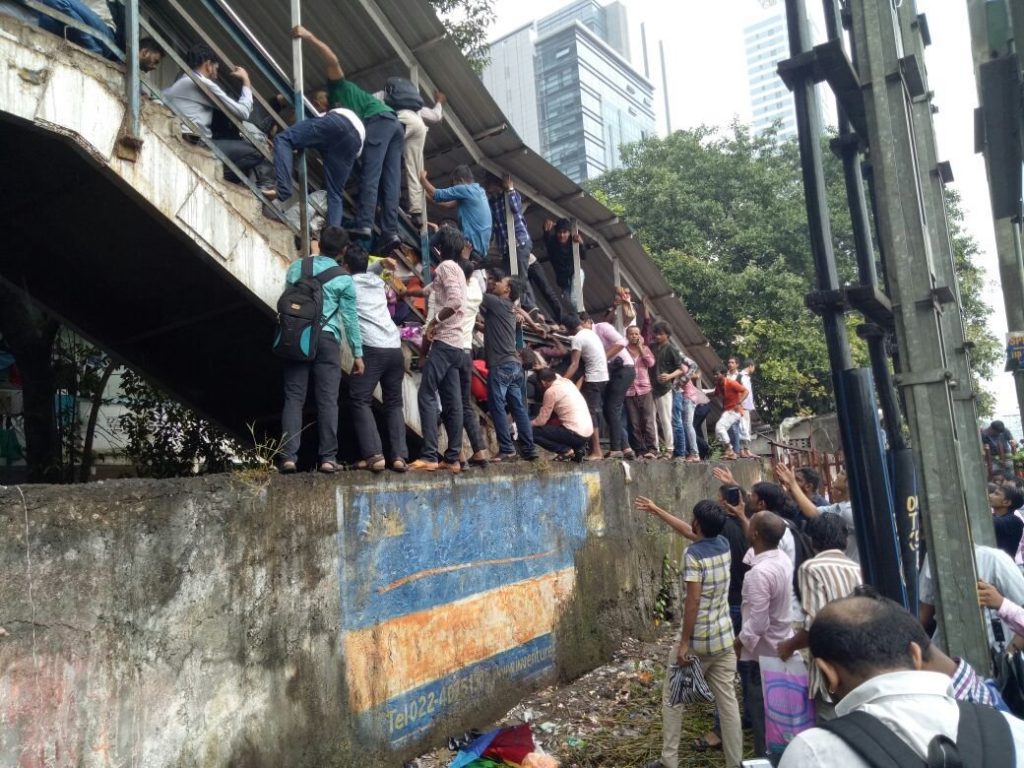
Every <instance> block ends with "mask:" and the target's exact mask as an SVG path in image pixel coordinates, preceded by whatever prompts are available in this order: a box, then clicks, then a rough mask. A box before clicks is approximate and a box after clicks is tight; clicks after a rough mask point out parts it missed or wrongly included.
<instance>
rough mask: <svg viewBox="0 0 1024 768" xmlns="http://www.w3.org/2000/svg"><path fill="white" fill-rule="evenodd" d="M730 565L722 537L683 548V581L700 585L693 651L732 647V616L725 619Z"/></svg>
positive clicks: (706, 652) (710, 651)
mask: <svg viewBox="0 0 1024 768" xmlns="http://www.w3.org/2000/svg"><path fill="white" fill-rule="evenodd" d="M731 564H732V554H731V550H730V549H729V540H728V539H726V538H725V536H716V537H715V538H713V539H701V540H700V541H696V542H694V543H693V544H691V545H690V546H689V547H687V549H686V552H685V554H684V555H683V582H684V583H685V582H690V583H694V582H696V583H699V584H700V585H701V588H700V604H699V606H698V608H697V623H696V624H694V627H693V637H692V638H691V639H690V650H691V651H692V652H693V653H698V654H701V655H704V656H713V655H714V654H717V653H723V652H724V651H727V650H729V648H731V647H732V643H733V632H732V619H730V618H729V566H730V565H731ZM683 591H684V592H685V591H686V590H685V588H684V590H683Z"/></svg>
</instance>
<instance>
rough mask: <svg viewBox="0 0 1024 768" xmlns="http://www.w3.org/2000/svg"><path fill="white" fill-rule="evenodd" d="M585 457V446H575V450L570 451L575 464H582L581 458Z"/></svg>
mask: <svg viewBox="0 0 1024 768" xmlns="http://www.w3.org/2000/svg"><path fill="white" fill-rule="evenodd" d="M586 458H587V449H586V448H577V449H576V450H575V451H573V452H572V460H573V461H574V462H576V463H577V464H582V463H583V460H584V459H586Z"/></svg>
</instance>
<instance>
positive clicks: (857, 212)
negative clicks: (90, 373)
mask: <svg viewBox="0 0 1024 768" xmlns="http://www.w3.org/2000/svg"><path fill="white" fill-rule="evenodd" d="M824 11H825V26H826V28H827V33H828V39H829V40H830V41H836V40H837V41H839V45H840V46H842V48H843V49H844V50H845V44H844V36H843V22H842V13H841V11H840V8H839V0H824ZM836 115H837V117H838V124H839V137H838V138H837V139H836V140H835V141H833V143H832V148H833V151H834V152H835V153H836V154H837V155H838V156H839V158H840V159H841V160H842V163H843V179H844V181H845V183H846V203H847V206H848V207H849V209H850V224H851V228H852V230H853V243H854V252H855V255H856V258H857V272H858V275H859V277H860V284H861V285H862V286H864V287H867V288H871V289H873V290H878V289H879V284H878V270H877V269H876V267H875V259H876V256H875V248H874V244H873V243H872V240H871V218H870V215H869V213H868V204H867V195H866V190H865V185H864V176H863V173H862V171H861V139H860V138H858V136H857V134H856V133H855V132H854V130H853V127H852V126H851V124H850V120H849V118H848V117H847V115H846V111H845V109H844V108H843V103H842V99H841V98H839V96H838V94H837V95H836ZM863 138H864V139H866V138H867V137H863ZM891 330H892V329H891V328H889V327H888V326H885V327H883V326H882V325H879V324H877V323H864V324H862V325H860V326H858V328H857V335H858V336H860V337H861V338H862V339H864V340H865V342H866V343H867V346H868V354H869V357H870V360H871V371H872V373H873V375H874V382H875V390H876V393H877V397H878V404H879V407H880V408H881V409H882V417H883V419H884V421H885V429H886V436H887V437H888V443H889V446H888V447H889V452H890V456H891V457H892V460H891V461H890V463H889V470H890V471H889V477H890V480H891V483H892V487H891V492H892V493H891V499H892V509H893V513H894V515H895V518H896V529H897V532H898V540H899V546H900V559H901V562H902V565H903V573H902V575H903V582H904V589H905V591H906V601H907V607H908V608H910V609H911V610H913V611H915V612H916V611H917V582H918V570H917V562H918V554H917V544H918V537H917V536H916V535H915V534H914V531H915V530H916V529H915V527H914V518H912V517H911V516H910V515H911V513H910V512H909V511H908V510H910V509H914V510H916V508H917V499H916V497H915V498H908V497H906V496H905V495H904V494H906V493H908V492H915V491H914V489H915V488H916V477H915V474H914V463H913V457H909V458H908V455H909V446H908V444H907V440H906V437H905V435H904V432H903V416H902V414H901V413H900V408H899V400H898V397H897V395H896V386H895V384H894V382H893V375H892V370H891V369H890V367H889V365H890V362H889V354H888V349H889V340H890V338H891ZM904 474H905V475H906V476H903V475H904ZM915 493H916V492H915ZM872 512H876V510H874V509H873V510H872ZM882 559H884V554H880V555H879V556H877V557H876V560H882Z"/></svg>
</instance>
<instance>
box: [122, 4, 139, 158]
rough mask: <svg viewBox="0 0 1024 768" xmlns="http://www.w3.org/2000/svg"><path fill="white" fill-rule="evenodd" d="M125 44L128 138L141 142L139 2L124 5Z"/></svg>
mask: <svg viewBox="0 0 1024 768" xmlns="http://www.w3.org/2000/svg"><path fill="white" fill-rule="evenodd" d="M124 26H125V30H124V42H125V47H126V50H125V62H124V68H125V73H126V74H127V77H126V78H125V81H126V85H127V88H128V94H127V95H128V114H129V115H130V122H129V123H128V136H127V137H126V138H128V139H129V140H131V141H135V142H138V141H141V139H140V138H139V112H140V109H141V100H142V99H141V96H142V95H141V93H140V91H141V89H142V85H141V83H140V82H139V0H127V2H125V4H124Z"/></svg>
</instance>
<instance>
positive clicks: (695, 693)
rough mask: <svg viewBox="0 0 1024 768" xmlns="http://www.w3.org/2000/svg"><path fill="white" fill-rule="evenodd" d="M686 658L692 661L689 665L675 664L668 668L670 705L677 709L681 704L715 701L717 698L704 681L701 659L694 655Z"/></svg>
mask: <svg viewBox="0 0 1024 768" xmlns="http://www.w3.org/2000/svg"><path fill="white" fill-rule="evenodd" d="M686 658H687V659H689V661H690V663H689V665H687V666H680V665H679V664H673V665H672V666H671V667H669V668H668V673H669V701H670V703H671V704H672V706H674V707H676V706H679V705H680V704H697V703H700V702H706V701H714V700H715V696H714V694H713V693H711V689H710V688H708V684H707V681H706V680H705V679H704V670H703V669H702V668H701V666H700V659H698V658H697V657H696V656H693V655H690V656H687V657H686Z"/></svg>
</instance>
